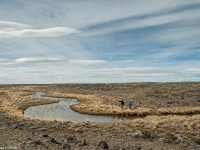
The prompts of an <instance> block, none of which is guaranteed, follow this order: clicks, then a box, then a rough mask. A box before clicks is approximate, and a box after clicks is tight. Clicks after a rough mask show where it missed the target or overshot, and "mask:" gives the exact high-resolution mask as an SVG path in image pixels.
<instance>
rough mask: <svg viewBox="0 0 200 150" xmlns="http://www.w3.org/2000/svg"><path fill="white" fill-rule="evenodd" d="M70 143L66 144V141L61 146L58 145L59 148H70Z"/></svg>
mask: <svg viewBox="0 0 200 150" xmlns="http://www.w3.org/2000/svg"><path fill="white" fill-rule="evenodd" d="M70 147H71V146H70V145H69V144H67V143H64V144H62V145H61V146H60V148H61V149H70Z"/></svg>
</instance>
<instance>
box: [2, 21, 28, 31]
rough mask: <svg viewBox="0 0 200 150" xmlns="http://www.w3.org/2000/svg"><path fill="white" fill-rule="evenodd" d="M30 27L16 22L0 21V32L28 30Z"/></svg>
mask: <svg viewBox="0 0 200 150" xmlns="http://www.w3.org/2000/svg"><path fill="white" fill-rule="evenodd" d="M30 27H31V26H29V25H27V24H23V23H17V22H9V21H0V31H1V30H4V31H13V30H20V29H25V28H30Z"/></svg>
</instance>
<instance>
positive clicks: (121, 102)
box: [119, 100, 124, 109]
mask: <svg viewBox="0 0 200 150" xmlns="http://www.w3.org/2000/svg"><path fill="white" fill-rule="evenodd" d="M119 102H120V104H121V108H122V109H123V107H124V101H123V100H121V101H119Z"/></svg>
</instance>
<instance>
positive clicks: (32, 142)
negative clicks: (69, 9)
mask: <svg viewBox="0 0 200 150" xmlns="http://www.w3.org/2000/svg"><path fill="white" fill-rule="evenodd" d="M30 144H36V145H40V144H42V143H41V142H40V140H36V141H31V143H30Z"/></svg>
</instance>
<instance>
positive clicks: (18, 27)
mask: <svg viewBox="0 0 200 150" xmlns="http://www.w3.org/2000/svg"><path fill="white" fill-rule="evenodd" d="M78 32H80V31H78V30H77V29H75V28H69V27H51V28H45V29H33V28H31V26H29V25H26V24H22V23H16V22H6V21H0V38H17V37H59V36H64V35H70V34H73V33H78Z"/></svg>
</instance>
